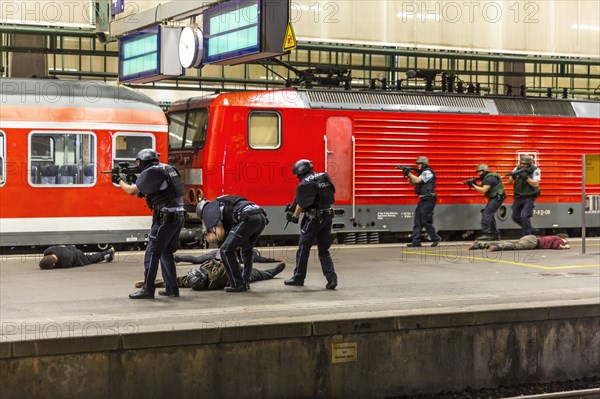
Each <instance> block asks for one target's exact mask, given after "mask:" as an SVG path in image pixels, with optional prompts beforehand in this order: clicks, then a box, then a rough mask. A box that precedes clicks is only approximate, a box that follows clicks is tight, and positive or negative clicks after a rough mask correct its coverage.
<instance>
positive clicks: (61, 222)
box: [0, 216, 152, 234]
mask: <svg viewBox="0 0 600 399" xmlns="http://www.w3.org/2000/svg"><path fill="white" fill-rule="evenodd" d="M151 224H152V217H151V216H130V217H127V216H113V217H105V216H100V217H96V216H84V217H64V218H52V217H50V218H33V217H32V218H3V219H0V234H8V233H46V232H47V233H60V232H65V231H97V232H112V231H131V230H148V231H150V225H151Z"/></svg>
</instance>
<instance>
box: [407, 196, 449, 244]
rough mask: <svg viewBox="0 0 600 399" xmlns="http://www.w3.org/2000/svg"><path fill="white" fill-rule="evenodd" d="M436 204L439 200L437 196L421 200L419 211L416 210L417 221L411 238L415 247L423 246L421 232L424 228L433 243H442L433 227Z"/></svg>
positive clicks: (418, 206)
mask: <svg viewBox="0 0 600 399" xmlns="http://www.w3.org/2000/svg"><path fill="white" fill-rule="evenodd" d="M436 202H437V198H436V197H435V196H432V197H422V198H420V199H419V204H418V205H417V209H415V220H414V226H413V231H412V236H411V238H412V243H413V245H420V244H421V230H423V228H425V231H427V234H429V237H430V238H431V240H432V241H440V240H441V239H442V238H441V237H440V236H439V235H438V233H436V231H435V228H434V227H433V208H435V204H436Z"/></svg>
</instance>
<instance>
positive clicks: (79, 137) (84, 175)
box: [29, 132, 96, 187]
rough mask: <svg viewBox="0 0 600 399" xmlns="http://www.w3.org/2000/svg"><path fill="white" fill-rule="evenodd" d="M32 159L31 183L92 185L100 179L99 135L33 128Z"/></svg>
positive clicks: (31, 140)
mask: <svg viewBox="0 0 600 399" xmlns="http://www.w3.org/2000/svg"><path fill="white" fill-rule="evenodd" d="M29 162H30V166H29V171H30V173H29V183H30V184H31V185H33V186H36V187H55V186H56V185H68V186H91V185H93V184H94V183H95V180H96V177H95V176H96V172H95V165H96V136H95V135H94V134H93V133H88V132H65V133H61V132H32V133H31V134H30V135H29Z"/></svg>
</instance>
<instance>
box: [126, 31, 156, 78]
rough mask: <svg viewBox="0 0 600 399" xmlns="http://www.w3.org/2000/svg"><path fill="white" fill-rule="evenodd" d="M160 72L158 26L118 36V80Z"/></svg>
mask: <svg viewBox="0 0 600 399" xmlns="http://www.w3.org/2000/svg"><path fill="white" fill-rule="evenodd" d="M159 73H160V26H155V27H152V28H149V29H145V30H143V31H140V32H136V33H133V34H131V35H127V36H124V37H121V38H119V81H121V82H126V81H129V80H133V79H139V78H144V77H148V76H154V75H157V74H159Z"/></svg>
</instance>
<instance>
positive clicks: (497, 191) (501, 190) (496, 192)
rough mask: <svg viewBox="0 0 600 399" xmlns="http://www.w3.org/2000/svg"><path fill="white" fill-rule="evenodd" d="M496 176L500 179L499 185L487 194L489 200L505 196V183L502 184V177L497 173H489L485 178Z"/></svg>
mask: <svg viewBox="0 0 600 399" xmlns="http://www.w3.org/2000/svg"><path fill="white" fill-rule="evenodd" d="M488 176H494V177H497V178H498V181H499V183H498V184H496V185H495V186H494V187H490V189H489V190H488V191H487V193H485V196H486V197H487V198H494V197H495V196H497V195H500V194H504V183H502V177H500V175H499V174H498V173H496V172H489V173H488V174H487V175H486V176H485V177H488Z"/></svg>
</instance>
